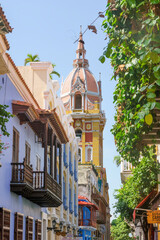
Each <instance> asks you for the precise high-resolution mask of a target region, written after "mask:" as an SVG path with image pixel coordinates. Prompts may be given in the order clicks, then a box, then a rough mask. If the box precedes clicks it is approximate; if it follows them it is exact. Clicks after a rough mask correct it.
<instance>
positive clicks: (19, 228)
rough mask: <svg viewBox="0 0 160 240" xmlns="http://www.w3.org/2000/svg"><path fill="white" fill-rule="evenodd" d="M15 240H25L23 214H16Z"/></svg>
mask: <svg viewBox="0 0 160 240" xmlns="http://www.w3.org/2000/svg"><path fill="white" fill-rule="evenodd" d="M14 240H23V214H20V213H15V217H14Z"/></svg>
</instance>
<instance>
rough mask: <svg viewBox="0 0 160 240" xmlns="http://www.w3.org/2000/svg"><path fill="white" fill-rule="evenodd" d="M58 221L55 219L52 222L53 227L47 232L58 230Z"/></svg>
mask: <svg viewBox="0 0 160 240" xmlns="http://www.w3.org/2000/svg"><path fill="white" fill-rule="evenodd" d="M56 223H57V222H56V220H55V219H54V220H53V221H52V227H47V230H48V231H52V230H53V231H54V230H55V229H56Z"/></svg>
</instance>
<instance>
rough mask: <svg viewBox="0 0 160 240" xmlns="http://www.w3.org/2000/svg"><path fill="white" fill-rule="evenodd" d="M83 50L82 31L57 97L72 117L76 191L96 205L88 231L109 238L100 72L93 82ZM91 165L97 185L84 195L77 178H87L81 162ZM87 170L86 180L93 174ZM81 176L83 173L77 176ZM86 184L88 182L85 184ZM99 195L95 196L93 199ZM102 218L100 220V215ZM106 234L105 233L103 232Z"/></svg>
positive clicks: (100, 237) (97, 236)
mask: <svg viewBox="0 0 160 240" xmlns="http://www.w3.org/2000/svg"><path fill="white" fill-rule="evenodd" d="M85 55H86V50H85V48H84V41H83V38H82V33H80V36H79V41H78V48H77V51H76V59H75V60H74V61H73V70H72V71H71V72H70V74H69V75H68V77H67V78H66V79H65V81H64V83H62V85H61V99H62V101H63V103H64V106H65V109H66V113H67V114H68V115H70V116H72V118H73V122H72V126H73V127H74V129H75V132H76V136H77V137H79V139H80V141H79V149H78V157H79V158H78V162H79V168H78V176H79V180H78V185H79V189H78V190H79V192H78V195H83V196H84V195H85V197H87V198H88V199H89V200H90V201H92V202H93V203H95V204H96V205H97V206H98V207H99V210H98V212H99V214H98V217H97V228H96V230H95V231H94V229H93V232H92V237H95V239H109V235H110V230H109V225H110V221H109V219H110V213H109V195H108V183H107V176H106V170H105V168H103V130H104V127H105V123H106V118H105V114H104V112H103V111H102V108H101V102H102V94H101V79H100V78H101V76H99V81H98V82H97V81H96V79H95V78H94V76H93V74H92V72H91V71H90V70H89V63H88V60H87V59H86V58H85ZM86 165H88V166H89V165H93V166H94V167H95V169H96V171H97V173H98V179H97V184H96V185H97V186H98V187H97V188H96V190H94V184H91V185H90V187H91V191H90V193H91V194H89V193H88V195H86V194H85V192H86V190H83V185H85V184H82V183H81V181H83V180H84V178H87V175H85V174H84V172H85V169H84V171H83V166H84V167H86ZM91 175H92V173H91V172H90V176H88V177H90V181H92V179H93V177H92V176H91ZM81 176H83V177H81ZM88 186H89V185H88ZM97 199H99V200H97ZM102 218H103V221H101V220H100V219H102ZM107 235H108V236H107Z"/></svg>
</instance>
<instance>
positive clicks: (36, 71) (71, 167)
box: [19, 62, 78, 240]
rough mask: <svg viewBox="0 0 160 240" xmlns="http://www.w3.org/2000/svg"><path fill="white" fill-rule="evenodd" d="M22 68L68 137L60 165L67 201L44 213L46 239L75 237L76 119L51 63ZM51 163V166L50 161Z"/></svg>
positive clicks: (36, 96)
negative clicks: (53, 76) (69, 111)
mask: <svg viewBox="0 0 160 240" xmlns="http://www.w3.org/2000/svg"><path fill="white" fill-rule="evenodd" d="M19 71H20V72H21V74H22V76H23V77H24V79H25V81H26V82H27V85H28V86H29V88H30V90H31V92H32V94H33V95H34V97H35V99H36V100H37V102H38V103H39V105H40V107H41V108H45V109H48V111H49V110H50V111H54V112H55V113H56V115H57V116H58V117H59V122H60V123H61V124H62V125H63V128H64V129H65V134H66V136H67V138H68V141H66V142H65V144H63V145H62V154H61V156H62V159H61V160H62V164H61V166H59V165H58V164H57V169H58V171H57V181H59V179H60V177H61V182H62V201H63V204H61V206H59V207H58V208H52V207H50V208H48V209H47V213H43V219H45V221H46V225H47V227H48V229H49V230H48V233H47V235H46V236H45V238H43V239H48V240H51V239H61V238H63V237H66V238H67V236H70V237H73V236H74V235H76V231H77V227H78V157H77V156H78V155H77V153H78V139H77V138H76V135H75V131H74V128H73V127H72V126H71V123H72V118H71V117H70V116H67V115H66V112H65V108H64V105H63V102H62V100H61V99H60V98H59V97H58V96H57V91H58V89H59V83H58V81H57V80H52V79H51V78H50V73H51V72H52V64H51V63H49V62H32V63H30V65H29V66H23V67H19ZM63 143H64V142H63ZM48 166H49V167H50V163H49V162H48ZM59 172H61V176H60V175H59Z"/></svg>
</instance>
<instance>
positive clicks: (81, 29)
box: [80, 25, 82, 33]
mask: <svg viewBox="0 0 160 240" xmlns="http://www.w3.org/2000/svg"><path fill="white" fill-rule="evenodd" d="M80 33H82V25H80Z"/></svg>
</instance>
